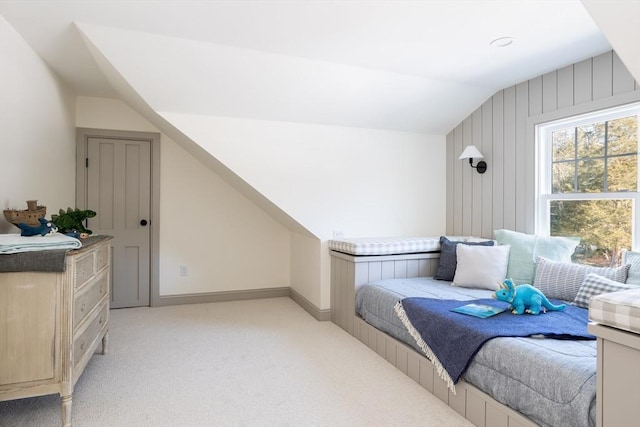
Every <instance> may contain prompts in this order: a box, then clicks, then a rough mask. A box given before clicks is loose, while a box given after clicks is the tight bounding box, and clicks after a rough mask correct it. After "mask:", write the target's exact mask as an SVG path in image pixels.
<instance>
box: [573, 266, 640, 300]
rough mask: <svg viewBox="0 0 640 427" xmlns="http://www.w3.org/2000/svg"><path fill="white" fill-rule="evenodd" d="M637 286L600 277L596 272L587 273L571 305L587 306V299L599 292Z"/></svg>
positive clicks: (603, 292)
mask: <svg viewBox="0 0 640 427" xmlns="http://www.w3.org/2000/svg"><path fill="white" fill-rule="evenodd" d="M636 287H637V286H633V285H625V284H624V283H620V282H616V281H613V280H610V279H607V278H606V277H602V276H600V275H598V274H596V273H589V274H587V276H586V277H585V278H584V281H583V282H582V285H581V286H580V289H579V290H578V294H577V295H576V298H575V299H574V300H573V303H572V304H573V305H577V306H578V307H583V308H589V299H591V297H595V296H597V295H600V294H606V293H609V292H616V291H624V290H627V289H633V288H636Z"/></svg>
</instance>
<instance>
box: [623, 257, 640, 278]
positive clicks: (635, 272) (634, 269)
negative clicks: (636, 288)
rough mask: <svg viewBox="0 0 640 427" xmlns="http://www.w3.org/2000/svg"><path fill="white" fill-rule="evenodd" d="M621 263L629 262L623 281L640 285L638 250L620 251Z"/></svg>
mask: <svg viewBox="0 0 640 427" xmlns="http://www.w3.org/2000/svg"><path fill="white" fill-rule="evenodd" d="M622 264H623V265H624V264H629V265H630V266H631V267H629V275H628V276H627V280H626V281H625V283H626V284H627V285H640V252H634V251H624V252H622Z"/></svg>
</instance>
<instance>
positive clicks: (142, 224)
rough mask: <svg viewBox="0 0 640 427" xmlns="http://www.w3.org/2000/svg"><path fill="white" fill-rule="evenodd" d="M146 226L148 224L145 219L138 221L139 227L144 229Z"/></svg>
mask: <svg viewBox="0 0 640 427" xmlns="http://www.w3.org/2000/svg"><path fill="white" fill-rule="evenodd" d="M147 224H148V222H147V220H146V219H142V220H140V225H141V226H143V227H144V226H145V225H147Z"/></svg>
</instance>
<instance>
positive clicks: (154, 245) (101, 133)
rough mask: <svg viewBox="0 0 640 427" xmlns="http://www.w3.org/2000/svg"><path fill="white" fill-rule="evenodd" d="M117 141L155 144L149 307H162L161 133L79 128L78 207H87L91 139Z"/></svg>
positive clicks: (77, 160) (152, 154)
mask: <svg viewBox="0 0 640 427" xmlns="http://www.w3.org/2000/svg"><path fill="white" fill-rule="evenodd" d="M89 138H106V139H109V138H113V139H129V140H141V141H149V142H150V143H151V215H150V218H149V226H150V227H151V236H150V247H149V253H150V257H149V269H150V271H149V287H150V289H149V292H150V295H149V305H150V306H151V307H155V306H158V305H160V134H159V133H153V132H136V131H120V130H109V129H90V128H77V129H76V206H77V207H78V208H79V209H86V206H87V194H86V192H87V188H86V183H87V168H86V160H85V159H86V158H87V140H88V139H89Z"/></svg>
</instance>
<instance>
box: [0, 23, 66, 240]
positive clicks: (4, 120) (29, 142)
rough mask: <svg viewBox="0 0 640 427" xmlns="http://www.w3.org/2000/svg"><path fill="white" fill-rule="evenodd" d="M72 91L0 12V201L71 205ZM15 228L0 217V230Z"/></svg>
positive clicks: (13, 205)
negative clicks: (33, 200) (28, 201)
mask: <svg viewBox="0 0 640 427" xmlns="http://www.w3.org/2000/svg"><path fill="white" fill-rule="evenodd" d="M73 99H74V98H73V95H72V94H71V93H69V91H68V90H67V89H66V88H65V86H64V85H63V84H62V83H61V82H60V80H59V79H58V78H57V77H56V76H55V75H54V74H53V73H52V72H51V70H50V69H49V68H48V67H47V65H46V64H45V63H44V62H43V61H42V60H41V59H40V57H39V56H38V55H36V53H35V52H34V51H33V50H32V49H31V48H30V47H29V46H28V45H27V43H26V42H25V41H24V39H23V38H22V37H21V36H20V35H19V34H18V33H17V32H16V31H15V30H14V29H13V27H11V25H9V23H7V21H6V20H5V19H4V18H3V17H2V16H0V205H1V206H2V209H26V203H25V201H26V200H28V199H37V200H38V203H39V204H40V205H44V206H47V217H50V214H51V213H57V212H58V210H59V209H66V208H67V207H69V206H74V205H75V149H76V148H75V123H74V107H75V105H74V102H73ZM16 232H19V230H18V229H17V228H16V227H14V226H13V225H11V224H9V223H8V222H6V221H5V220H4V218H2V219H0V233H16Z"/></svg>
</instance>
